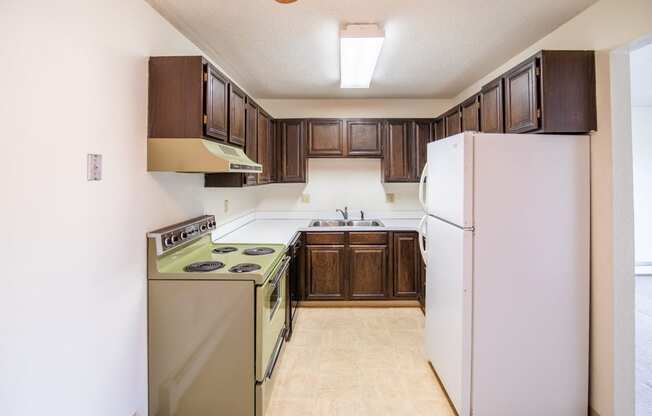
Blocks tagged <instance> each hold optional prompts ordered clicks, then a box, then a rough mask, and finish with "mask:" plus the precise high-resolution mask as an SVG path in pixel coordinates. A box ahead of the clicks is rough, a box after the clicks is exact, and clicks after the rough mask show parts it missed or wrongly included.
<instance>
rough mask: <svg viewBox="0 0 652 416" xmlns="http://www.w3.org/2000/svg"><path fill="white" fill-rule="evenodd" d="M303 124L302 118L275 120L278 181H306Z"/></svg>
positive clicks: (304, 124)
mask: <svg viewBox="0 0 652 416" xmlns="http://www.w3.org/2000/svg"><path fill="white" fill-rule="evenodd" d="M305 126H306V123H305V121H304V120H277V126H276V134H277V135H276V138H277V142H278V143H277V145H278V154H277V163H278V165H277V171H276V173H277V181H278V182H282V183H293V182H294V183H305V182H306V156H305V150H304V143H305V130H306V127H305Z"/></svg>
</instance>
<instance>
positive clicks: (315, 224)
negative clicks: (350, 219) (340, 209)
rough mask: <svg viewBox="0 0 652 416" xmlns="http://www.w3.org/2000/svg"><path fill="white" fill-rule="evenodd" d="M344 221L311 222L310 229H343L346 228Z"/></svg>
mask: <svg viewBox="0 0 652 416" xmlns="http://www.w3.org/2000/svg"><path fill="white" fill-rule="evenodd" d="M346 225H347V224H346V221H345V220H312V221H310V227H344V226H346Z"/></svg>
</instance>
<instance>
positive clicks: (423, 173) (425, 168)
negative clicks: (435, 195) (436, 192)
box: [419, 162, 428, 214]
mask: <svg viewBox="0 0 652 416" xmlns="http://www.w3.org/2000/svg"><path fill="white" fill-rule="evenodd" d="M427 172H428V162H426V164H425V165H423V170H422V171H421V179H419V202H421V206H422V207H423V210H424V211H425V212H426V214H427V213H428V207H427V206H426V192H425V187H426V176H427Z"/></svg>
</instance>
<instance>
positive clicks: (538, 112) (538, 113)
mask: <svg viewBox="0 0 652 416" xmlns="http://www.w3.org/2000/svg"><path fill="white" fill-rule="evenodd" d="M537 118H541V109H540V108H537Z"/></svg>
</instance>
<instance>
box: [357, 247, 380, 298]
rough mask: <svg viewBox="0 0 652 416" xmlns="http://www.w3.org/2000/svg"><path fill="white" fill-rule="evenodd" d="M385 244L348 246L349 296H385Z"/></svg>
mask: <svg viewBox="0 0 652 416" xmlns="http://www.w3.org/2000/svg"><path fill="white" fill-rule="evenodd" d="M386 282H387V246H372V245H369V246H363V245H360V246H358V245H356V246H350V247H349V297H350V298H351V299H382V298H385V297H386V296H387V289H386V287H385V285H386Z"/></svg>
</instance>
